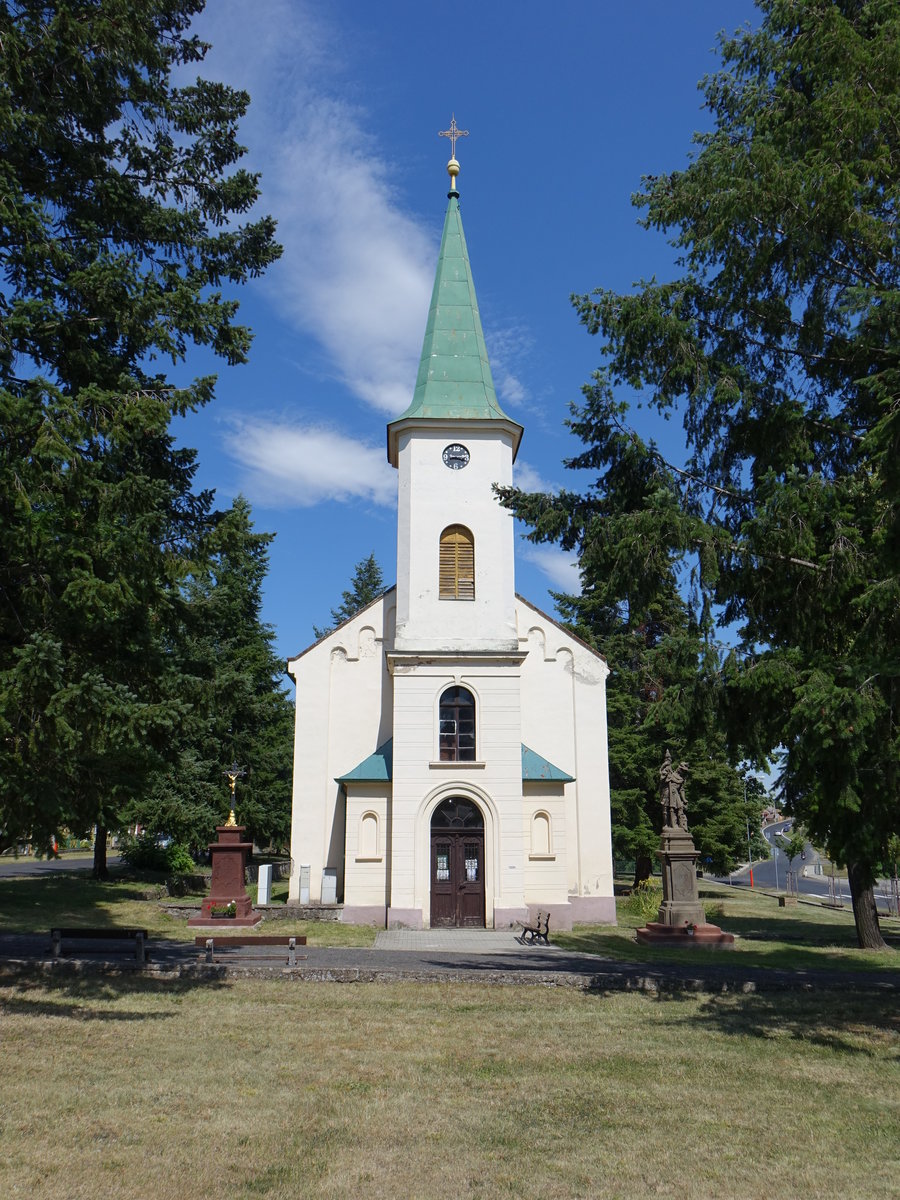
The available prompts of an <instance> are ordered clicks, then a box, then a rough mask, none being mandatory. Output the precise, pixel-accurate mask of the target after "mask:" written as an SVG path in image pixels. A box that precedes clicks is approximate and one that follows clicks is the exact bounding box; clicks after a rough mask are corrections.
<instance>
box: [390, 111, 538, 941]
mask: <svg viewBox="0 0 900 1200" xmlns="http://www.w3.org/2000/svg"><path fill="white" fill-rule="evenodd" d="M455 126H456V123H455V121H454V122H453V123H452V124H451V137H452V135H453V133H455V131H456V130H455ZM447 172H448V174H449V175H450V192H449V194H448V203H447V214H446V217H445V219H444V232H443V236H442V238H441V250H440V255H439V257H438V265H437V271H436V273H435V280H434V291H433V293H432V297H431V307H430V309H429V313H428V323H427V326H426V329H425V340H424V344H423V347H422V357H421V360H420V362H419V373H418V377H417V379H416V387H415V392H414V394H413V399H412V403H411V404H410V406H409V408H408V409H407V410H406V412H404V413H403V414H402V415H401V416H400V417H398V418H397V420H396V421H392V422H391V423H390V424H389V425H388V428H387V435H388V458H389V460H390V462H391V463H392V464H393V465H394V466H395V467H397V469H398V471H399V475H400V478H399V495H398V505H397V508H398V512H397V612H396V627H395V636H394V648H393V651H391V652H389V653H388V655H387V661H388V667H389V670H390V671H391V673H392V675H393V678H394V722H393V724H394V760H393V773H394V780H393V782H394V788H393V820H394V828H395V829H397V830H399V831H401V836H400V842H401V844H403V842H404V841H405V840H407V839H408V844H409V846H410V864H409V865H410V867H411V868H412V870H411V871H409V872H408V873H407V874H406V876H405V877H406V878H407V879H408V880H409V884H410V886H409V887H408V888H406V889H402V888H395V889H394V893H393V895H392V898H391V910H390V912H389V914H388V921H389V924H392V923H406V922H407V921H410V922H411V921H415V920H418V919H419V914H420V913H421V911H422V907H423V897H424V895H425V893H426V891H427V880H426V879H425V878H424V877H423V878H421V879H419V880H418V881H416V880H415V860H416V858H418V859H419V860H420V861H421V859H422V854H421V849H422V848H424V847H422V848H420V852H419V854H418V855H416V850H415V846H416V842H417V841H419V842H423V841H424V839H426V838H427V839H428V840H429V842H430V843H431V847H432V856H433V855H434V854H435V853H439V852H440V853H443V852H444V851H443V850H440V847H446V848H447V850H446V852H447V854H448V855H449V858H448V864H447V868H446V870H447V873H448V877H449V879H448V882H450V883H451V888H450V891H451V892H452V893H454V894H452V895H448V896H447V897H446V904H447V905H448V912H447V914H442V913H441V912H440V911H437V909H438V907H439V905H440V904H441V903H443V902H444V899H445V898H444V897H439V896H438V895H437V894H435V895H433V897H432V905H431V907H432V909H433V910H435V911H432V913H431V920H432V921H433V922H435V923H438V922H441V921H443V920H444V919H446V920H447V921H448V923H449V922H450V921H451V920H452V922H453V923H454V924H465V923H467V912H466V904H467V903H470V904H471V908H472V912H471V918H472V922H473V923H474V924H478V925H483V924H484V922H485V916H486V914H489V915H490V916H491V917H492V918H493V920H499V921H501V922H502V923H504V924H506V923H509V922H510V921H514V920H516V919H517V918H521V917H522V916H524V915H525V914H526V913H527V908H526V906H525V898H524V893H523V890H522V889H523V885H524V876H523V871H522V863H523V840H522V821H521V809H522V766H521V749H520V748H521V741H522V728H521V709H520V690H521V689H520V671H521V665H522V662H523V660H524V658H525V655H524V653H522V651H521V648H520V645H519V638H518V631H517V628H516V593H515V577H514V565H513V563H514V555H513V521H512V516H511V514H510V513H509V512H508V511H507V510H506V509H504V508H502V507H501V506H500V504H499V503H498V501H497V498H496V496H495V495H494V493H493V490H492V488H493V484H495V483H500V484H511V483H512V465H513V460H514V459H515V456H516V453H517V451H518V448H519V442H520V440H521V437H522V427H521V426H520V425H518V424H516V422H515V421H512V420H510V418H509V417H508V416H507V415H506V413H504V411H503V409H502V408H501V407H500V405H499V403H498V401H497V394H496V392H495V390H494V382H493V379H492V378H491V368H490V363H489V362H488V355H487V348H486V347H485V342H484V333H483V332H482V328H481V317H480V316H479V313H478V301H477V299H476V296H475V286H474V283H473V282H472V270H471V267H470V265H469V254H468V250H467V248H466V239H465V235H464V233H463V227H462V218H461V216H460V211H459V191H458V190H457V186H456V183H457V176H458V174H459V163H458V162H457V160H456V155H455V153H454V154H453V155H452V157H451V159H450V162H449V163H448V164H447ZM435 717H437V720H436V721H435ZM429 744H430V753H425V754H423V753H422V751H423V750H427V749H428V747H429ZM423 794H424V795H427V796H430V797H431V802H430V804H429V805H428V807H427V816H428V821H429V822H430V824H429V825H426V824H423V822H422V820H421V799H422V796H423ZM448 806H449V807H448ZM453 806H455V808H453ZM451 808H453V811H454V812H456V811H459V812H466V813H468V818H467V819H468V820H470V821H471V822H472V823H473V824H472V826H471V835H470V836H469V838H468V839H465V838H463V840H462V841H460V839H459V838H457V837H455V836H454V834H453V831H452V830H451V829H449V828H448V829H445V830H444V829H441V830H439V831H438V832H437V833H436V834H435V831H434V830H435V827H434V822H435V821H438V822H439V821H440V820H442V819H443V817H442V813H445V812H448V811H450V809H451ZM417 816H418V818H419V828H418V829H417V828H416V819H417ZM476 824H477V826H478V830H477V836H476ZM492 824H493V825H494V826H495V827H496V828H497V829H499V828H501V827H502V828H504V829H506V830H508V831H510V832H509V833H508V834H507V836H506V838H505V839H503V840H502V842H501V840H500V839H499V838H497V837H491V836H485V835H486V834H487V833H488V827H490V826H491V825H492ZM404 829H405V832H406V838H404V837H403V831H404ZM435 837H437V839H438V840H437V841H435V840H434V839H435ZM463 843H464V844H463ZM491 845H493V846H495V847H496V850H497V852H496V853H495V854H494V855H493V856H491V855H488V856H485V853H484V850H485V846H491ZM435 847H438V849H435ZM465 847H468V849H465ZM454 855H457V856H460V855H461V856H463V857H464V858H465V860H466V862H468V868H467V869H468V872H469V874H470V875H472V876H473V880H474V881H477V883H478V888H479V896H478V900H477V903H476V900H475V897H474V895H473V896H472V898H471V901H470V900H469V898H468V897H464V899H463V900H462V901H460V898H459V896H458V895H456V894H455V889H456V879H457V877H459V876H462V875H463V870H464V868H462V867H459V866H458V864H457V866H458V869H457V870H456V871H454V869H453V867H454V864H453V862H452V861H451V860H452V858H453V856H454ZM439 869H440V868H439V867H435V868H433V873H434V871H437V870H439ZM394 878H395V879H396V880H398V881H399V880H400V879H402V878H404V871H403V868H402V865H401V868H400V871H398V872H395V875H394ZM473 890H474V889H473ZM501 893H502V894H501ZM449 909H452V911H449Z"/></svg>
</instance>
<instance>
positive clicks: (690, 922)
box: [637, 825, 734, 948]
mask: <svg viewBox="0 0 900 1200" xmlns="http://www.w3.org/2000/svg"><path fill="white" fill-rule="evenodd" d="M657 854H658V855H659V858H660V860H661V861H662V882H663V902H662V904H661V905H660V906H659V916H658V919H657V920H656V921H648V922H647V924H646V925H645V926H643V927H642V928H641V929H639V930H638V931H637V940H638V941H639V942H642V943H644V944H656V945H667V946H691V947H693V946H706V947H710V946H717V947H722V948H727V947H730V946H733V945H734V934H732V933H723V932H722V930H721V929H720V928H719V927H718V925H710V924H709V923H708V922H707V920H706V910H705V909H704V907H703V905H702V904H701V903H700V893H699V892H698V890H697V859H698V858H699V857H700V855H699V853H698V851H697V850H696V849H695V847H694V839H693V838H692V837H691V835H690V833H689V832H688V831H687V830H686V829H682V828H680V827H673V826H671V825H667V826H666V827H665V828H664V829H663V831H662V838H661V839H660V844H659V850H658V851H657Z"/></svg>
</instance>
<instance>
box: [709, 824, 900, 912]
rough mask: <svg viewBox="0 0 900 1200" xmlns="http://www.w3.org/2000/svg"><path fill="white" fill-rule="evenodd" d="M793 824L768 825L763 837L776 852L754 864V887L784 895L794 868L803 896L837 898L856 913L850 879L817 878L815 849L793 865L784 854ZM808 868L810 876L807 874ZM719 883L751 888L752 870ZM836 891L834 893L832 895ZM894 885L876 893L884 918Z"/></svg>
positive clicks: (808, 848) (882, 884) (885, 882)
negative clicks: (791, 870)
mask: <svg viewBox="0 0 900 1200" xmlns="http://www.w3.org/2000/svg"><path fill="white" fill-rule="evenodd" d="M792 825H793V822H792V821H790V820H787V821H778V822H776V823H775V824H774V825H767V826H766V827H765V829H763V837H765V839H766V841H767V842H768V843H769V845H770V847H771V848H772V857H771V858H770V859H767V860H765V861H758V862H754V864H753V886H754V887H757V888H761V889H763V890H765V891H779V892H783V891H785V890H786V888H787V876H788V870H789V869H791V867H793V871H794V875H795V877H796V882H797V889H798V891H799V892H800V895H801V896H809V897H810V899H813V898H815V899H820V900H822V899H824V900H828V899H830V898H831V897H832V895H833V896H834V898H835V899H836V900H837V899H841V900H843V902H844V905H845V907H846V908H847V909H848V910H849V909H852V900H851V898H850V885H849V884H848V882H847V880H846V879H840V878H838V877H835V879H834V880H833V881H832V878H831V876H830V875H826V874H821V875H817V874H816V873H815V871H816V865H817V864H818V863H819V855H818V853H817V852H816V851H815V850H814V849H813V847H812V846H811V845H810V844H809V842H807V844H806V850H805V851H804V853H805V855H806V857H805V858H804V859H801V858H795V859H794V861H793V863H791V862H790V861H789V860H788V857H787V855H786V854H785V852H784V850H783V849H781V847H782V846H784V844H785V839H784V838H783V837H782V836H781V834H783V833H786V834H788V835H790V832H791V827H792ZM804 867H805V868H806V869H807V871H808V872H809V873H808V874H806V875H804V874H803V869H804ZM716 881H717V882H718V883H731V884H733V885H734V886H735V887H749V886H750V869H749V867H744V868H742V870H740V871H734V872H733V873H732V874H731V875H730V876H725V877H718V876H717V877H716ZM832 889H833V891H832ZM890 890H891V889H890V882H889V880H887V879H883V880H880V881H879V885H878V887H876V889H875V903H876V905H877V906H878V911H879V913H881V914H882V915H884V916H887V915H888V913H889V911H890Z"/></svg>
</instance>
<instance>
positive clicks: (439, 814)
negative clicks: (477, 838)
mask: <svg viewBox="0 0 900 1200" xmlns="http://www.w3.org/2000/svg"><path fill="white" fill-rule="evenodd" d="M431 828H432V829H484V817H483V816H482V815H481V809H480V808H479V807H478V805H477V804H473V803H472V801H471V800H465V799H463V797H462V796H451V798H450V799H449V800H444V801H443V803H441V804H439V805H438V807H437V808H436V809H435V810H434V815H433V816H432V818H431Z"/></svg>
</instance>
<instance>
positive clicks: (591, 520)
mask: <svg viewBox="0 0 900 1200" xmlns="http://www.w3.org/2000/svg"><path fill="white" fill-rule="evenodd" d="M585 397H586V404H585V406H584V407H583V408H577V407H573V419H572V420H571V421H569V422H568V424H569V426H570V428H571V429H572V430H573V432H574V433H575V434H576V435H577V436H578V437H579V438H581V440H582V441H583V442H586V443H588V445H587V448H586V449H585V450H584V451H583V453H582V454H580V455H578V456H576V457H574V458H572V459H569V460H567V462H566V466H567V467H570V468H572V469H575V470H579V471H585V470H592V471H596V472H599V474H598V476H597V480H596V483H595V484H594V486H592V487H591V488H590V489H589V491H588V493H587V494H585V495H579V494H577V493H571V492H567V491H563V492H560V493H559V494H557V495H553V496H545V495H541V494H539V493H537V494H526V493H522V492H518V491H515V490H514V489H501V490H500V495H501V498H502V500H503V502H504V503H505V504H506V505H507V506H508V507H510V508H512V509H513V510H514V512H515V514H516V516H517V517H518V518H519V519H520V520H522V521H524V522H526V523H527V524H529V525H531V526H532V529H531V532H530V533H529V534H528V535H527V536H528V537H529V538H530V540H532V541H548V540H549V541H560V542H561V543H562V545H563V546H564V547H565V548H566V549H568V550H577V551H578V553H579V558H580V563H581V575H582V583H583V590H582V594H581V595H580V596H560V595H557V596H556V597H555V599H556V602H557V608H558V610H559V612H560V615H561V616H562V618H563V620H564V621H565V623H566V624H567V625H568V626H569V627H570V628H571V629H572V630H573V631H574V632H575V633H577V634H578V635H579V636H580V637H581V638H582V639H583V640H584V641H586V642H587V643H588V644H589V645H591V646H593V647H594V648H595V649H597V650H599V651H600V652H601V653H602V654H603V655H604V656H605V657H606V659H607V661H608V663H609V666H610V671H611V677H610V681H609V687H608V690H607V706H608V707H607V720H608V728H609V763H610V798H611V805H612V834H613V849H614V853H615V854H616V855H617V856H619V857H622V858H627V859H634V861H635V884H638V883H640V881H641V880H642V879H645V878H646V877H647V876H648V875H649V874H650V871H651V869H652V866H653V864H654V862H655V855H656V851H657V850H658V849H659V835H660V829H661V825H662V812H661V809H660V804H659V799H658V796H659V778H658V770H659V765H660V763H661V762H662V760H663V757H664V755H665V752H666V750H667V749H668V750H669V751H670V752H671V754H672V756H673V758H675V759H676V761H678V760H684V761H686V762H687V763H688V764H689V766H690V769H691V775H690V784H689V788H688V803H689V809H690V812H689V822H690V828H691V832H692V834H693V836H694V839H695V843H696V845H697V848H698V850H699V851H700V855H701V861H702V862H703V863H704V865H706V866H708V867H709V869H711V870H714V871H718V872H721V873H723V874H724V873H727V872H728V871H730V870H731V869H732V868H733V866H734V864H735V862H736V861H737V860H743V858H744V856H745V852H746V844H747V843H746V827H747V824H746V823H747V819H748V817H749V818H750V819H751V821H752V824H753V826H754V828H755V829H757V830H758V829H759V817H760V813H761V810H762V802H761V800H760V798H759V797H757V796H756V794H755V793H752V794H751V800H750V802H749V804H746V803H745V801H744V788H743V780H742V778H741V776H740V774H739V773H738V771H737V769H736V768H735V766H734V765H733V764H732V763H731V762H730V760H729V754H728V748H727V746H726V743H725V738H724V735H723V734H722V732H721V731H720V729H719V726H718V722H717V719H716V713H715V711H714V708H713V707H712V706H711V705H710V703H709V693H708V689H707V688H706V687H704V678H705V677H706V676H708V675H709V674H710V673H714V671H715V667H716V665H717V661H718V660H717V658H716V650H715V646H714V645H713V644H712V643H711V640H710V634H711V626H710V622H709V619H708V615H707V614H705V612H704V611H703V610H702V608H701V610H700V611H699V612H698V611H695V607H694V606H692V605H691V604H689V603H688V602H687V601H686V600H685V599H684V598H683V597H682V595H681V594H680V592H679V588H678V573H679V568H680V565H681V556H680V555H678V554H677V553H675V552H673V551H672V550H671V548H670V546H669V544H668V539H667V537H666V536H665V532H664V531H665V529H666V527H667V525H668V524H669V523H670V522H671V521H677V520H678V519H679V516H680V514H679V511H678V496H677V489H676V487H675V482H674V478H673V476H672V473H671V472H670V471H667V470H666V469H665V467H664V466H663V465H662V464H660V463H659V462H658V461H657V460H656V458H655V456H654V451H653V449H652V447H648V446H646V445H644V443H643V442H641V440H640V439H639V438H637V437H635V436H633V435H632V434H630V433H628V432H626V431H625V430H623V429H620V428H618V427H617V426H616V424H615V422H614V421H611V422H607V423H606V424H605V425H603V426H602V428H601V427H598V412H599V405H600V402H601V401H602V400H604V399H609V397H608V396H607V395H606V393H604V392H603V390H602V389H598V388H597V387H587V388H585ZM638 557H639V558H640V562H641V570H640V573H638V572H637V571H635V570H633V569H632V565H631V562H632V558H638ZM757 849H758V850H759V851H761V852H762V853H765V850H764V842H763V839H762V838H761V837H759V836H758V838H757Z"/></svg>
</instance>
